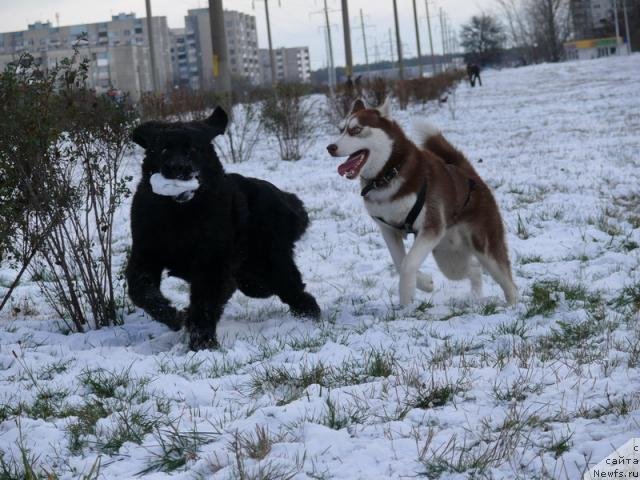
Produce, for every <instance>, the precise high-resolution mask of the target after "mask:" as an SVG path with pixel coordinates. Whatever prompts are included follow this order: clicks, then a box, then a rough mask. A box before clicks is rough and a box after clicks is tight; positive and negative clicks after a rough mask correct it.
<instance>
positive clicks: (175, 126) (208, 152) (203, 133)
mask: <svg viewBox="0 0 640 480" xmlns="http://www.w3.org/2000/svg"><path fill="white" fill-rule="evenodd" d="M227 123H228V117H227V114H226V112H225V111H224V110H223V109H222V108H220V107H216V109H215V110H214V111H213V113H212V114H211V116H209V117H208V118H207V119H206V120H203V121H193V122H173V123H168V122H158V121H151V122H145V123H143V124H141V125H139V126H138V127H136V128H135V129H134V131H133V133H132V135H131V138H132V139H133V141H134V142H136V143H137V144H138V145H140V146H141V147H142V148H144V149H145V153H146V155H145V158H144V162H143V164H142V172H143V175H144V178H143V181H149V182H150V183H151V186H152V189H153V191H154V193H157V194H159V195H165V196H171V197H173V198H174V199H175V200H177V201H179V202H184V201H187V200H191V198H193V195H194V193H195V191H196V190H197V189H198V188H199V186H200V185H201V184H202V183H203V182H205V183H206V182H207V180H209V179H211V178H213V177H215V176H216V175H220V174H222V171H223V169H222V165H221V164H220V161H219V160H218V156H217V155H216V153H215V150H214V149H213V146H212V145H211V140H213V139H214V138H215V137H216V136H218V135H221V134H223V133H224V131H225V128H226V127H227ZM181 190H182V191H181Z"/></svg>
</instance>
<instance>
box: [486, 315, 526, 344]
mask: <svg viewBox="0 0 640 480" xmlns="http://www.w3.org/2000/svg"><path fill="white" fill-rule="evenodd" d="M500 335H513V336H515V337H520V338H522V339H525V340H526V338H527V337H528V336H529V325H528V324H527V322H526V321H525V320H524V319H516V320H514V321H513V322H502V323H500V324H499V325H498V326H497V327H496V329H495V331H494V334H493V337H494V338H495V337H497V336H500Z"/></svg>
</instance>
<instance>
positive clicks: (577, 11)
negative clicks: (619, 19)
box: [570, 0, 615, 40]
mask: <svg viewBox="0 0 640 480" xmlns="http://www.w3.org/2000/svg"><path fill="white" fill-rule="evenodd" d="M570 5H571V17H572V20H573V27H574V30H575V36H576V38H577V39H580V40H584V39H592V38H600V37H608V36H610V35H613V31H614V30H615V26H614V20H613V18H614V12H613V8H614V3H613V0H571V4H570Z"/></svg>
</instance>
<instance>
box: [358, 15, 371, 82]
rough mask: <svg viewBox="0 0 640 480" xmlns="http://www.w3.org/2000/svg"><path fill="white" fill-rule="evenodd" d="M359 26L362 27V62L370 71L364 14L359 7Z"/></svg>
mask: <svg viewBox="0 0 640 480" xmlns="http://www.w3.org/2000/svg"><path fill="white" fill-rule="evenodd" d="M360 28H361V29H362V43H364V62H365V64H366V65H367V72H370V71H371V69H370V68H369V51H368V50H367V31H366V30H365V26H364V16H363V15H362V9H360Z"/></svg>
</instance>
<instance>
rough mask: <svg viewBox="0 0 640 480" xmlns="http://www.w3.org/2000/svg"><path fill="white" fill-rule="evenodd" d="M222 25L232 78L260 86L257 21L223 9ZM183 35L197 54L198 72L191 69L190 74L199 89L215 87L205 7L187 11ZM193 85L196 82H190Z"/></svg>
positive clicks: (248, 16)
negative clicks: (223, 26)
mask: <svg viewBox="0 0 640 480" xmlns="http://www.w3.org/2000/svg"><path fill="white" fill-rule="evenodd" d="M224 23H225V33H226V39H227V53H228V56H229V66H230V70H231V75H232V76H238V77H244V78H246V79H248V80H249V81H250V82H251V83H253V84H254V85H257V84H259V83H260V81H261V79H262V75H261V71H260V63H259V59H258V33H257V30H256V18H255V17H254V16H252V15H246V14H244V13H240V12H235V11H227V10H225V12H224ZM185 35H186V41H187V42H189V41H190V40H192V41H193V46H194V49H195V50H196V51H197V71H194V70H192V69H190V75H191V76H192V77H197V78H198V83H199V86H200V88H203V89H211V88H214V86H215V82H214V80H215V78H214V74H213V52H212V49H211V23H210V19H209V9H208V8H196V9H191V10H189V11H188V14H187V16H186V17H185ZM192 83H195V82H193V81H192Z"/></svg>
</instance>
